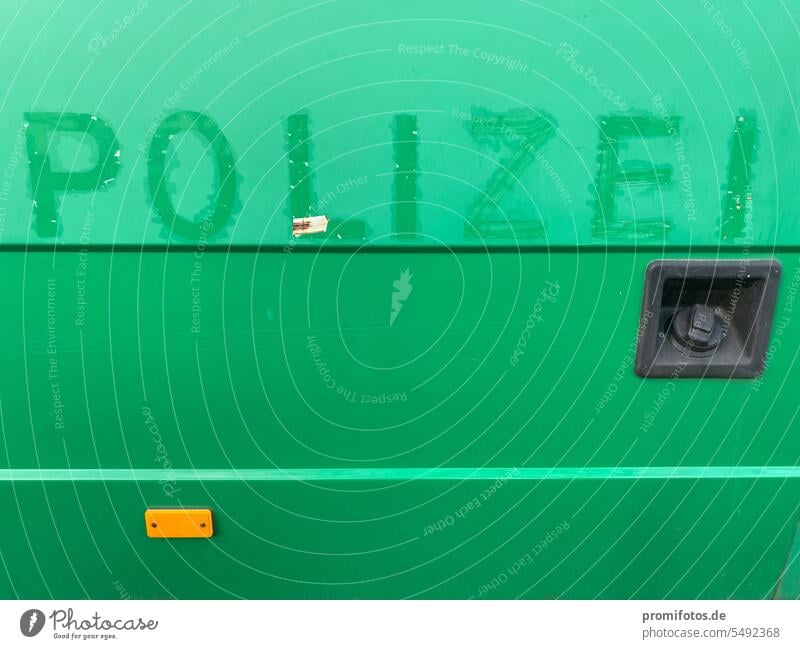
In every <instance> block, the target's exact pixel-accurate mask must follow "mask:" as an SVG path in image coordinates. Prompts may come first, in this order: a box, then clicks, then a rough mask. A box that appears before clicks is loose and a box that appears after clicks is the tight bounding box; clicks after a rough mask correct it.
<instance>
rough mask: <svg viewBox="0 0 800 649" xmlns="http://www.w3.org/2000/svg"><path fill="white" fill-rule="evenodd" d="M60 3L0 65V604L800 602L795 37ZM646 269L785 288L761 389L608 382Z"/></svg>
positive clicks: (637, 16)
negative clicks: (735, 265)
mask: <svg viewBox="0 0 800 649" xmlns="http://www.w3.org/2000/svg"><path fill="white" fill-rule="evenodd" d="M80 4H81V8H80V9H77V8H76V6H74V5H66V4H64V3H57V2H50V1H46V0H36V1H35V2H28V3H25V4H19V5H16V4H15V5H14V6H13V7H12V8H11V9H10V11H9V14H10V15H9V17H8V20H7V24H6V28H5V31H4V32H3V33H2V34H0V51H1V52H2V53H3V60H4V63H5V65H4V66H2V69H0V79H2V81H3V88H4V92H3V95H2V99H0V174H1V175H2V178H0V276H2V277H3V278H4V283H3V286H4V288H3V305H4V318H3V319H2V320H0V349H2V356H3V370H2V372H0V429H1V430H0V433H1V434H2V440H3V444H2V448H1V449H0V503H2V505H1V506H0V511H2V512H3V515H4V520H5V522H6V527H5V528H4V531H3V534H2V535H0V596H3V597H25V598H36V597H97V598H103V597H110V598H113V597H116V596H120V595H122V596H127V595H129V596H131V597H168V596H175V597H203V598H210V597H347V598H349V597H458V598H461V597H476V598H480V597H490V598H495V597H501V598H502V597H585V598H593V597H616V598H627V597H642V598H662V597H674V598H693V597H716V598H725V597H750V598H761V597H771V596H773V595H775V594H776V593H778V594H782V595H784V596H787V594H792V593H796V592H798V587H797V585H796V584H795V583H794V582H793V580H796V578H797V577H796V575H795V572H796V570H794V571H793V570H786V569H785V566H786V565H787V564H788V565H789V567H790V568H791V566H794V565H796V563H797V562H796V561H794V556H793V550H792V548H793V547H795V548H796V547H797V544H796V543H795V540H794V537H795V532H796V529H797V521H798V513H799V512H798V498H797V494H798V482H799V481H800V468H798V457H800V440H798V438H797V436H796V435H795V434H794V432H795V430H796V429H797V424H796V417H797V413H798V403H797V399H796V398H795V396H794V386H795V384H796V382H797V379H798V370H797V369H796V365H797V364H796V360H797V354H798V349H800V332H799V331H798V328H797V324H796V321H795V313H796V305H795V300H796V295H797V289H798V286H800V227H798V217H797V214H798V207H800V205H798V200H800V199H798V195H797V193H796V192H794V191H793V190H794V187H795V186H796V184H797V179H798V176H800V169H798V165H797V162H796V151H797V150H798V147H799V146H800V129H799V128H798V118H797V112H796V106H797V93H798V88H800V84H798V81H800V79H799V78H798V74H799V73H798V67H797V65H796V59H797V42H798V41H797V37H798V28H797V25H798V23H799V22H800V15H798V11H797V8H796V7H795V6H793V5H791V4H788V3H783V4H780V5H775V6H768V7H767V6H765V7H764V8H761V9H759V10H758V11H756V10H755V9H754V8H753V7H749V6H748V5H746V4H744V3H742V4H734V3H729V4H726V5H725V6H724V7H715V6H714V5H712V4H711V3H710V2H694V1H689V0H683V1H680V2H673V3H670V5H669V7H666V6H662V5H660V4H658V3H656V4H648V5H643V4H636V3H623V2H611V3H603V2H597V1H588V0H572V1H571V2H569V3H556V2H549V1H548V2H540V3H533V2H506V3H480V4H475V5H474V6H473V5H464V4H463V3H455V2H450V1H447V2H439V3H429V2H428V3H423V2H416V1H413V2H406V3H403V4H402V5H389V4H383V3H376V4H375V5H374V6H371V5H368V4H365V3H356V2H351V1H349V0H336V1H335V2H334V1H328V2H324V1H323V2H315V3H295V2H291V3H290V2H270V3H258V2H247V3H241V4H235V5H224V4H223V5H220V4H219V3H210V2H208V3H206V2H193V3H190V4H185V5H183V4H178V3H172V2H162V3H153V2H147V1H145V0H142V2H139V3H138V4H136V3H131V5H130V7H120V6H118V5H114V4H110V3H91V2H86V3H80ZM320 215H326V216H327V217H328V218H329V219H330V224H329V227H328V231H327V232H326V233H323V234H311V235H304V236H300V237H293V236H292V221H293V219H295V218H301V217H306V216H320ZM664 257H669V258H680V259H683V258H690V257H691V258H722V259H743V258H746V259H762V258H763V259H766V258H776V259H778V260H779V261H780V262H781V264H782V266H783V277H782V280H781V285H780V292H779V299H778V305H777V309H776V313H775V320H774V325H773V332H772V338H771V342H770V348H769V354H768V363H767V368H766V370H765V372H764V374H763V375H762V376H760V377H758V378H757V379H753V380H736V381H724V380H704V379H680V380H677V379H675V380H642V379H640V378H638V377H636V376H635V375H634V373H633V357H634V353H635V344H636V335H637V325H638V317H639V312H640V308H641V300H642V282H643V280H644V270H645V267H646V266H647V264H648V263H649V262H651V261H652V260H653V259H658V258H664ZM165 506H187V507H189V506H191V507H200V506H202V507H210V508H212V509H213V511H214V517H215V518H214V527H215V532H216V534H215V536H214V537H213V538H212V539H210V540H197V539H191V540H182V541H174V542H171V541H161V540H154V539H148V538H147V537H146V536H145V530H144V524H143V511H144V510H145V509H146V508H148V507H165ZM787 580H788V581H787ZM781 582H782V583H781ZM789 582H791V583H789ZM779 584H781V586H780V588H778V587H779Z"/></svg>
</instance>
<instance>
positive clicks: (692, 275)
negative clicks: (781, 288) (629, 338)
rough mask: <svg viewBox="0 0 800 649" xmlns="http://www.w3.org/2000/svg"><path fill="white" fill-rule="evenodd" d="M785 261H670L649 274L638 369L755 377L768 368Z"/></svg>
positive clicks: (680, 375) (641, 371) (649, 269)
mask: <svg viewBox="0 0 800 649" xmlns="http://www.w3.org/2000/svg"><path fill="white" fill-rule="evenodd" d="M780 274H781V265H780V263H779V262H778V261H777V260H775V259H758V260H755V259H744V260H730V259H724V260H717V259H709V260H706V259H702V260H700V259H696V260H687V259H662V260H658V261H654V262H652V263H650V265H649V266H648V267H647V272H646V273H645V283H644V301H643V303H642V313H641V317H640V319H639V336H638V344H637V349H636V364H635V368H636V373H637V374H638V375H639V376H642V377H645V378H653V377H662V378H663V377H671V378H697V377H709V378H713V377H715V378H753V377H755V376H758V374H760V373H761V371H762V370H763V369H764V357H765V355H766V351H767V344H768V342H769V335H770V330H771V328H772V316H773V313H774V311H775V301H776V299H777V295H778V283H779V280H780Z"/></svg>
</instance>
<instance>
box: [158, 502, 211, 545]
mask: <svg viewBox="0 0 800 649" xmlns="http://www.w3.org/2000/svg"><path fill="white" fill-rule="evenodd" d="M144 521H145V524H146V525H147V536H149V537H150V538H152V539H190V538H207V537H209V536H211V535H212V534H213V533H214V530H213V527H212V526H211V510H210V509H148V510H147V511H146V512H145V513H144Z"/></svg>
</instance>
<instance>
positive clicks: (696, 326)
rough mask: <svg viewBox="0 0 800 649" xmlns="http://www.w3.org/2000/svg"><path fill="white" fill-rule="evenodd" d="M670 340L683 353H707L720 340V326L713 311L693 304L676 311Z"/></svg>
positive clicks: (712, 349)
mask: <svg viewBox="0 0 800 649" xmlns="http://www.w3.org/2000/svg"><path fill="white" fill-rule="evenodd" d="M671 334H672V336H671V338H672V340H673V343H675V346H676V347H677V348H678V349H679V350H680V351H683V352H689V353H691V352H699V353H708V352H712V351H714V349H716V347H717V345H719V343H720V341H721V340H722V324H721V323H720V320H719V318H718V317H717V314H716V313H715V312H714V309H712V308H711V307H708V306H706V305H705V304H694V305H692V306H690V307H686V308H683V309H681V310H680V311H678V312H677V313H676V314H675V316H674V317H673V319H672V327H671Z"/></svg>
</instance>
